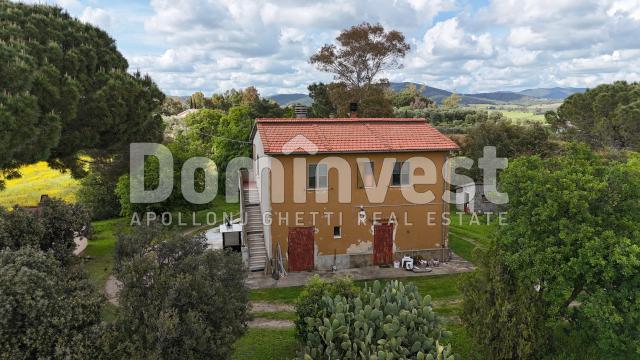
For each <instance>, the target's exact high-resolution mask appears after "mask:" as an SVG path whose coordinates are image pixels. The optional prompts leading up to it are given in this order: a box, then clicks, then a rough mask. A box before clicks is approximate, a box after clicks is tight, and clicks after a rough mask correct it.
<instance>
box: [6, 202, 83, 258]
mask: <svg viewBox="0 0 640 360" xmlns="http://www.w3.org/2000/svg"><path fill="white" fill-rule="evenodd" d="M90 221H91V213H90V212H89V211H88V210H87V209H86V208H85V207H84V206H82V205H79V204H67V203H65V202H64V201H62V200H59V199H46V200H45V201H43V202H42V204H41V205H40V208H39V209H38V210H37V211H31V212H30V211H27V210H25V209H23V208H20V207H15V208H14V209H13V210H12V211H4V210H1V209H0V249H2V248H9V249H12V250H17V249H20V248H22V247H25V246H31V247H35V248H39V249H40V250H43V251H49V250H52V251H53V253H54V255H55V257H56V259H58V260H60V261H61V262H63V263H65V264H66V263H68V262H69V260H70V259H71V258H72V256H73V250H74V249H75V247H76V244H75V242H74V241H73V238H74V236H75V233H76V232H79V233H82V234H88V233H89V232H90V229H89V227H90Z"/></svg>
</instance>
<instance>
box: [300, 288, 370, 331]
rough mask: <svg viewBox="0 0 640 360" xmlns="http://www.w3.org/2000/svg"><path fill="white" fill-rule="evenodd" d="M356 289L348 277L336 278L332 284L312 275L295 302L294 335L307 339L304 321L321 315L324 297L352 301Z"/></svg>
mask: <svg viewBox="0 0 640 360" xmlns="http://www.w3.org/2000/svg"><path fill="white" fill-rule="evenodd" d="M359 290H360V289H358V287H356V286H355V285H354V284H353V281H352V280H351V278H349V277H338V278H336V279H335V281H333V282H328V281H325V280H323V279H321V278H320V276H318V275H314V276H312V277H311V278H309V280H308V281H307V284H306V285H305V287H304V289H303V290H302V292H301V293H300V296H299V297H298V300H297V301H296V314H297V315H298V320H297V321H296V333H297V335H298V336H299V337H300V338H301V339H302V340H303V341H305V340H306V338H307V326H306V322H305V319H306V318H308V317H311V318H315V317H318V316H319V315H320V314H321V311H322V307H321V302H322V298H323V297H324V296H329V297H331V298H333V297H335V296H338V295H340V296H342V297H345V298H347V299H352V298H354V297H355V296H357V295H358V293H359Z"/></svg>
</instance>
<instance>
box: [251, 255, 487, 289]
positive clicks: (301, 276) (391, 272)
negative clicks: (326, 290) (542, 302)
mask: <svg viewBox="0 0 640 360" xmlns="http://www.w3.org/2000/svg"><path fill="white" fill-rule="evenodd" d="M432 269H433V270H432V271H431V272H428V273H414V272H412V271H407V270H404V269H394V268H381V267H377V266H368V267H361V268H354V269H344V270H338V271H336V272H331V271H306V272H293V273H288V275H287V276H286V277H285V278H282V279H280V280H275V279H273V278H272V277H271V276H266V275H264V273H263V272H251V273H249V277H248V279H247V286H248V287H249V288H250V289H264V288H275V287H289V286H301V285H304V284H305V283H306V282H307V280H308V279H309V278H310V277H311V276H313V275H315V274H318V275H320V277H321V278H323V279H327V280H329V281H330V280H331V279H333V278H334V277H336V276H351V277H352V278H353V279H354V280H370V279H393V278H404V277H419V276H434V275H447V274H458V273H463V272H469V271H473V270H475V266H473V264H472V263H470V262H468V261H466V260H464V259H462V258H461V257H459V256H455V255H454V256H453V258H452V259H451V261H449V262H446V263H440V266H437V267H434V268H432Z"/></svg>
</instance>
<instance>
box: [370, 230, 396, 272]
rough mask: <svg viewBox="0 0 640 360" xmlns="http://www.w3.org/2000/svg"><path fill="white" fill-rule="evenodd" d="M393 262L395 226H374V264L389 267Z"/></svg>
mask: <svg viewBox="0 0 640 360" xmlns="http://www.w3.org/2000/svg"><path fill="white" fill-rule="evenodd" d="M392 262H393V224H376V225H374V226H373V264H374V265H388V264H391V263H392Z"/></svg>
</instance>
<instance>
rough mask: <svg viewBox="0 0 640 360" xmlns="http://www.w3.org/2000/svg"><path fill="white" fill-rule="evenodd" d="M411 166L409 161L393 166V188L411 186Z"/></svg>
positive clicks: (399, 162)
mask: <svg viewBox="0 0 640 360" xmlns="http://www.w3.org/2000/svg"><path fill="white" fill-rule="evenodd" d="M410 169H411V166H409V162H407V161H396V162H395V164H394V165H393V174H392V175H391V186H406V185H409V174H410Z"/></svg>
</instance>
